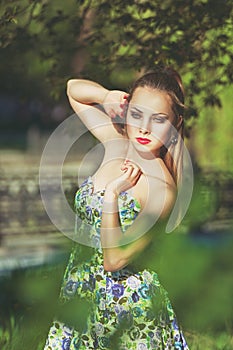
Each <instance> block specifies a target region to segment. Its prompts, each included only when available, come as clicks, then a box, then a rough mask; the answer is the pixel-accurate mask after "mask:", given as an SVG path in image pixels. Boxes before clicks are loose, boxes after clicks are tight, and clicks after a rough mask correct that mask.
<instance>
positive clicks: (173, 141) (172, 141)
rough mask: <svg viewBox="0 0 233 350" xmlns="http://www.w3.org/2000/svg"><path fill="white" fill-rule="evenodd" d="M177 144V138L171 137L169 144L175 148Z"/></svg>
mask: <svg viewBox="0 0 233 350" xmlns="http://www.w3.org/2000/svg"><path fill="white" fill-rule="evenodd" d="M177 142H178V138H177V137H176V136H173V137H172V138H171V144H172V145H174V146H175V145H176V144H177Z"/></svg>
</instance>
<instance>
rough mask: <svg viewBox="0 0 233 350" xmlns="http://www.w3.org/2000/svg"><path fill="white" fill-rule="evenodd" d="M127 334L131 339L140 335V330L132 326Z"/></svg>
mask: <svg viewBox="0 0 233 350" xmlns="http://www.w3.org/2000/svg"><path fill="white" fill-rule="evenodd" d="M129 336H130V339H131V340H135V339H138V338H139V336H140V330H139V329H138V328H137V327H133V328H132V329H131V330H130V332H129Z"/></svg>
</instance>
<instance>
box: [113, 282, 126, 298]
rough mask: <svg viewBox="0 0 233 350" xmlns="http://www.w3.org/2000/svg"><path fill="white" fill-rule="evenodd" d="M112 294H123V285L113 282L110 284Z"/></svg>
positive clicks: (118, 296) (115, 295)
mask: <svg viewBox="0 0 233 350" xmlns="http://www.w3.org/2000/svg"><path fill="white" fill-rule="evenodd" d="M112 294H113V295H114V297H117V298H120V297H121V296H122V295H123V294H124V286H122V284H114V285H113V286H112Z"/></svg>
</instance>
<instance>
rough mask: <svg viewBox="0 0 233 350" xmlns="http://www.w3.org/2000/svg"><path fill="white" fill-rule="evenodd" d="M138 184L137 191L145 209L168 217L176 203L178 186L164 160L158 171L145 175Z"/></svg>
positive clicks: (162, 216)
mask: <svg viewBox="0 0 233 350" xmlns="http://www.w3.org/2000/svg"><path fill="white" fill-rule="evenodd" d="M138 185H139V186H138V190H137V193H138V197H139V201H140V203H141V204H142V207H143V209H144V211H145V212H146V213H149V214H150V215H151V214H152V215H156V216H160V217H161V218H165V217H167V216H168V215H169V213H170V212H171V210H172V208H173V205H174V203H175V200H176V195H177V188H176V185H175V183H174V180H173V178H172V176H171V175H170V173H169V171H168V169H167V167H166V166H165V164H164V163H163V161H162V160H161V162H160V164H159V171H158V172H155V173H153V174H150V175H149V176H143V177H142V178H141V179H140V181H139V184H138Z"/></svg>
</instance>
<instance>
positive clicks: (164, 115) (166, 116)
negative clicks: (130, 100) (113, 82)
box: [132, 107, 169, 118]
mask: <svg viewBox="0 0 233 350" xmlns="http://www.w3.org/2000/svg"><path fill="white" fill-rule="evenodd" d="M132 109H135V110H136V111H137V112H138V113H141V114H143V111H141V110H140V109H139V108H137V107H132ZM159 115H161V116H163V117H165V118H169V115H167V114H166V113H163V112H159V113H153V114H152V116H153V117H154V116H159Z"/></svg>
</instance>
